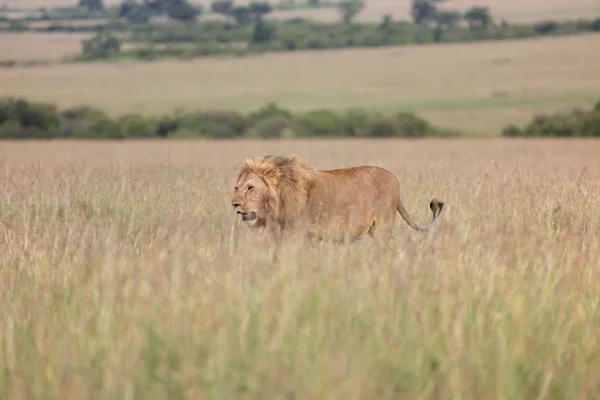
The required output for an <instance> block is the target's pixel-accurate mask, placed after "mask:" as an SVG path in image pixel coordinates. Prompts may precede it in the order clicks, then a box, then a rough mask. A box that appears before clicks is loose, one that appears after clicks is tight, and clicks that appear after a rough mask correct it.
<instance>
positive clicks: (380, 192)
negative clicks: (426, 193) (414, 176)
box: [307, 166, 399, 230]
mask: <svg viewBox="0 0 600 400" xmlns="http://www.w3.org/2000/svg"><path fill="white" fill-rule="evenodd" d="M398 186H399V185H398V180H397V179H396V177H395V176H394V175H392V174H391V173H390V172H389V171H387V170H385V169H383V168H379V167H373V166H359V167H352V168H344V169H335V170H325V171H318V172H317V173H316V174H315V176H314V178H313V182H312V187H311V190H310V192H309V199H308V204H307V206H308V210H307V216H309V217H310V218H311V220H312V222H313V223H317V224H319V225H336V226H338V227H340V228H341V229H343V230H346V229H352V227H353V226H356V229H358V230H360V229H363V228H365V227H368V226H369V225H371V224H372V222H373V220H374V218H375V217H376V216H377V215H382V214H385V215H390V213H391V214H392V215H393V213H394V212H395V209H396V206H397V198H398V197H397V193H398Z"/></svg>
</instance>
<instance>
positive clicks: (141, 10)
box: [119, 0, 152, 23]
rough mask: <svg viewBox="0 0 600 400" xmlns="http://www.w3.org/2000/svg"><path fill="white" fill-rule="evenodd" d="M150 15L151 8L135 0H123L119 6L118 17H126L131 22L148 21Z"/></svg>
mask: <svg viewBox="0 0 600 400" xmlns="http://www.w3.org/2000/svg"><path fill="white" fill-rule="evenodd" d="M151 16H152V12H151V9H150V8H148V7H147V6H145V5H144V4H140V3H138V2H136V1H135V0H125V1H123V2H122V3H121V6H120V7H119V18H126V19H128V20H129V21H131V22H139V23H144V22H148V20H150V17H151Z"/></svg>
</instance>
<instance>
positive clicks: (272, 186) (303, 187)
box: [231, 154, 311, 227]
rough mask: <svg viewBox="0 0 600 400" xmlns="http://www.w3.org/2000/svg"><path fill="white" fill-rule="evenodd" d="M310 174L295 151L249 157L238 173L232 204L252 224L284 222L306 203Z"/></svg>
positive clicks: (245, 220)
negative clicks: (293, 152) (286, 153)
mask: <svg viewBox="0 0 600 400" xmlns="http://www.w3.org/2000/svg"><path fill="white" fill-rule="evenodd" d="M310 173H311V170H310V169H309V168H308V167H307V166H306V165H305V164H304V163H303V162H302V161H301V160H300V159H299V158H298V157H297V156H296V155H294V154H292V155H285V156H264V157H257V158H253V159H248V160H246V162H245V163H244V164H243V165H242V167H241V168H240V170H239V172H238V175H237V179H236V184H235V187H234V194H233V198H232V199H231V205H232V206H233V208H234V210H235V211H236V212H237V213H238V214H239V215H241V218H242V221H243V222H244V223H247V224H249V225H250V226H253V227H264V226H266V225H268V224H271V223H279V224H282V223H284V222H285V220H286V219H287V218H288V217H292V216H293V215H294V214H295V213H297V212H299V210H300V209H301V207H302V206H304V204H305V202H306V197H307V190H308V182H309V177H310Z"/></svg>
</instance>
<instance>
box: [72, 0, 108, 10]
mask: <svg viewBox="0 0 600 400" xmlns="http://www.w3.org/2000/svg"><path fill="white" fill-rule="evenodd" d="M77 6H78V7H81V8H87V9H88V10H89V11H100V10H103V9H104V2H103V1H102V0H79V3H78V4H77Z"/></svg>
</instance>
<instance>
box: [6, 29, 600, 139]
mask: <svg viewBox="0 0 600 400" xmlns="http://www.w3.org/2000/svg"><path fill="white" fill-rule="evenodd" d="M593 48H600V34H595V35H591V34H590V35H581V36H572V37H561V38H544V39H539V40H523V41H510V42H509V41H502V42H487V43H471V44H455V45H454V44H452V45H450V44H448V45H431V46H406V47H392V48H380V49H354V50H343V51H325V52H304V53H295V54H269V55H264V56H256V57H250V58H246V59H203V60H196V61H193V62H183V61H164V62H156V63H146V64H139V63H138V64H84V65H54V66H49V67H46V68H16V69H3V70H0V96H5V95H19V96H27V97H28V98H32V99H38V100H45V101H50V102H57V103H58V104H59V106H61V107H68V106H74V105H80V104H89V105H93V106H96V107H100V108H102V109H105V110H107V111H108V112H109V113H111V114H121V113H125V112H131V111H133V112H142V113H163V112H170V111H172V110H173V109H175V108H177V107H185V108H192V109H195V108H233V109H238V110H242V111H248V110H253V109H256V108H258V107H260V106H262V105H263V104H265V103H266V102H269V101H277V102H279V103H281V104H282V105H283V106H285V107H289V108H291V109H294V110H306V109H312V108H318V107H328V108H337V109H339V108H347V107H354V106H361V107H362V106H364V107H368V108H370V109H377V110H383V111H392V110H397V109H408V110H414V111H416V112H418V113H419V114H420V115H422V116H424V117H426V118H428V119H430V120H431V121H432V122H434V123H438V124H444V125H448V126H451V127H455V128H459V129H464V130H465V131H467V132H470V133H474V134H481V135H495V134H498V133H499V131H500V130H501V129H502V127H503V126H505V125H506V124H508V123H517V124H522V123H525V122H526V121H527V120H529V118H531V116H532V115H533V114H534V113H536V112H551V111H558V110H561V111H562V110H564V109H566V108H569V107H575V106H584V107H588V106H589V105H591V104H592V103H593V102H595V101H597V97H598V92H599V91H600V74H599V72H598V71H600V57H599V56H598V53H597V52H592V51H589V50H590V49H593Z"/></svg>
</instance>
